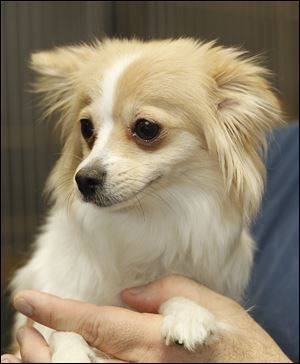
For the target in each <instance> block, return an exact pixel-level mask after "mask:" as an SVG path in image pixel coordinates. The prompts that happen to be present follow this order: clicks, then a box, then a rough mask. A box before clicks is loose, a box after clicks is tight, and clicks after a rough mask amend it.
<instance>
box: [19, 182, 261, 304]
mask: <svg viewBox="0 0 300 364" xmlns="http://www.w3.org/2000/svg"><path fill="white" fill-rule="evenodd" d="M203 192H204V191H203V188H201V187H195V186H193V187H192V186H191V185H187V186H185V187H183V186H178V187H176V186H175V187H173V188H170V189H169V190H168V191H167V192H165V193H160V194H157V195H156V196H155V197H148V199H149V200H151V201H152V202H151V204H150V205H147V203H146V204H144V203H143V202H144V201H143V200H141V204H140V206H139V207H136V208H132V209H129V210H126V211H118V212H111V211H105V209H104V210H101V209H99V208H98V207H94V206H92V205H90V204H87V203H83V202H80V201H76V202H75V203H73V205H72V206H71V207H68V208H59V209H53V210H52V212H51V214H50V216H49V218H48V222H47V224H46V225H45V227H44V229H43V230H44V231H43V233H42V234H41V235H40V237H39V239H38V241H37V249H36V251H35V254H34V256H33V258H32V259H31V261H30V262H29V263H28V264H27V265H26V266H25V267H24V268H22V269H21V270H20V271H19V273H18V274H17V276H16V277H15V279H14V283H13V284H14V287H15V289H18V290H19V289H23V288H24V289H25V288H32V289H37V290H43V291H46V292H49V293H53V294H57V295H59V296H62V297H68V298H74V299H81V300H85V301H89V302H93V303H96V304H112V305H121V301H120V299H119V293H120V291H121V290H123V289H124V288H127V287H132V286H135V285H140V284H145V283H148V282H150V281H152V280H155V279H157V278H158V277H160V276H162V275H165V274H168V273H178V274H182V275H185V276H188V277H191V278H193V279H196V280H198V281H199V282H201V283H203V284H206V285H207V286H209V287H211V288H213V289H215V290H217V291H219V292H221V293H224V294H226V295H228V296H231V297H233V298H235V299H239V298H240V297H241V293H242V290H243V289H244V288H245V285H246V283H247V281H248V277H249V273H250V269H251V263H252V255H253V247H254V245H253V243H252V240H251V238H250V237H249V235H248V234H247V232H246V230H245V228H243V226H242V221H241V217H240V216H239V214H238V211H235V209H234V207H232V208H231V209H229V210H228V209H227V211H226V214H225V211H224V208H222V205H221V206H220V205H219V204H218V203H216V201H214V200H213V198H212V197H211V196H209V195H204V194H203Z"/></svg>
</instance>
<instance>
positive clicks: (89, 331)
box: [79, 316, 103, 348]
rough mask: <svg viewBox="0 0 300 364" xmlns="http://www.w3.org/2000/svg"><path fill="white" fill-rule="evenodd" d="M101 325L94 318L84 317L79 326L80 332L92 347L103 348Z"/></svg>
mask: <svg viewBox="0 0 300 364" xmlns="http://www.w3.org/2000/svg"><path fill="white" fill-rule="evenodd" d="M100 328H101V323H100V322H99V320H98V319H97V318H93V317H92V316H89V317H84V318H83V319H82V321H81V323H80V326H79V332H80V334H81V335H82V336H83V337H84V339H85V340H86V342H87V343H88V344H90V345H91V346H94V347H96V348H100V347H102V346H103V332H102V335H101V331H103V330H101V329H100Z"/></svg>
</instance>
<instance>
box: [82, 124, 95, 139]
mask: <svg viewBox="0 0 300 364" xmlns="http://www.w3.org/2000/svg"><path fill="white" fill-rule="evenodd" d="M80 123H81V134H82V136H83V137H84V139H85V140H88V139H90V138H91V137H92V136H93V135H94V126H93V123H92V122H91V120H90V119H81V120H80Z"/></svg>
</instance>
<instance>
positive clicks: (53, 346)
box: [49, 331, 108, 363]
mask: <svg viewBox="0 0 300 364" xmlns="http://www.w3.org/2000/svg"><path fill="white" fill-rule="evenodd" d="M49 345H50V350H51V353H52V357H51V363H106V362H107V359H108V357H107V356H105V354H103V353H101V352H100V351H97V350H95V349H92V348H91V347H90V346H89V345H88V344H87V343H86V341H85V340H84V339H83V337H82V336H80V335H78V334H76V333H75V332H57V331H56V332H53V333H52V334H51V336H50V339H49ZM106 358H107V359H106Z"/></svg>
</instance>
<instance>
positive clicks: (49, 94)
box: [30, 43, 100, 124]
mask: <svg viewBox="0 0 300 364" xmlns="http://www.w3.org/2000/svg"><path fill="white" fill-rule="evenodd" d="M99 47H100V43H97V44H94V45H92V46H89V45H85V44H83V45H79V46H70V47H61V48H55V49H53V50H50V51H41V52H37V53H33V54H32V55H31V59H30V67H31V69H32V70H33V71H35V72H36V73H37V74H38V76H37V78H36V79H35V80H34V83H33V92H34V93H38V94H40V95H41V106H42V108H43V110H44V116H45V117H47V116H50V115H52V114H53V113H54V112H58V113H59V114H60V117H59V120H60V121H61V122H63V124H65V120H66V119H67V116H68V114H69V113H70V112H71V109H72V107H71V106H72V105H74V104H75V102H74V98H75V97H76V90H78V88H79V87H78V86H79V82H80V80H82V78H81V77H80V75H81V72H82V71H83V70H84V69H85V66H86V65H87V64H88V62H89V61H90V60H91V59H92V57H93V55H95V52H97V50H98V49H99Z"/></svg>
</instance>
